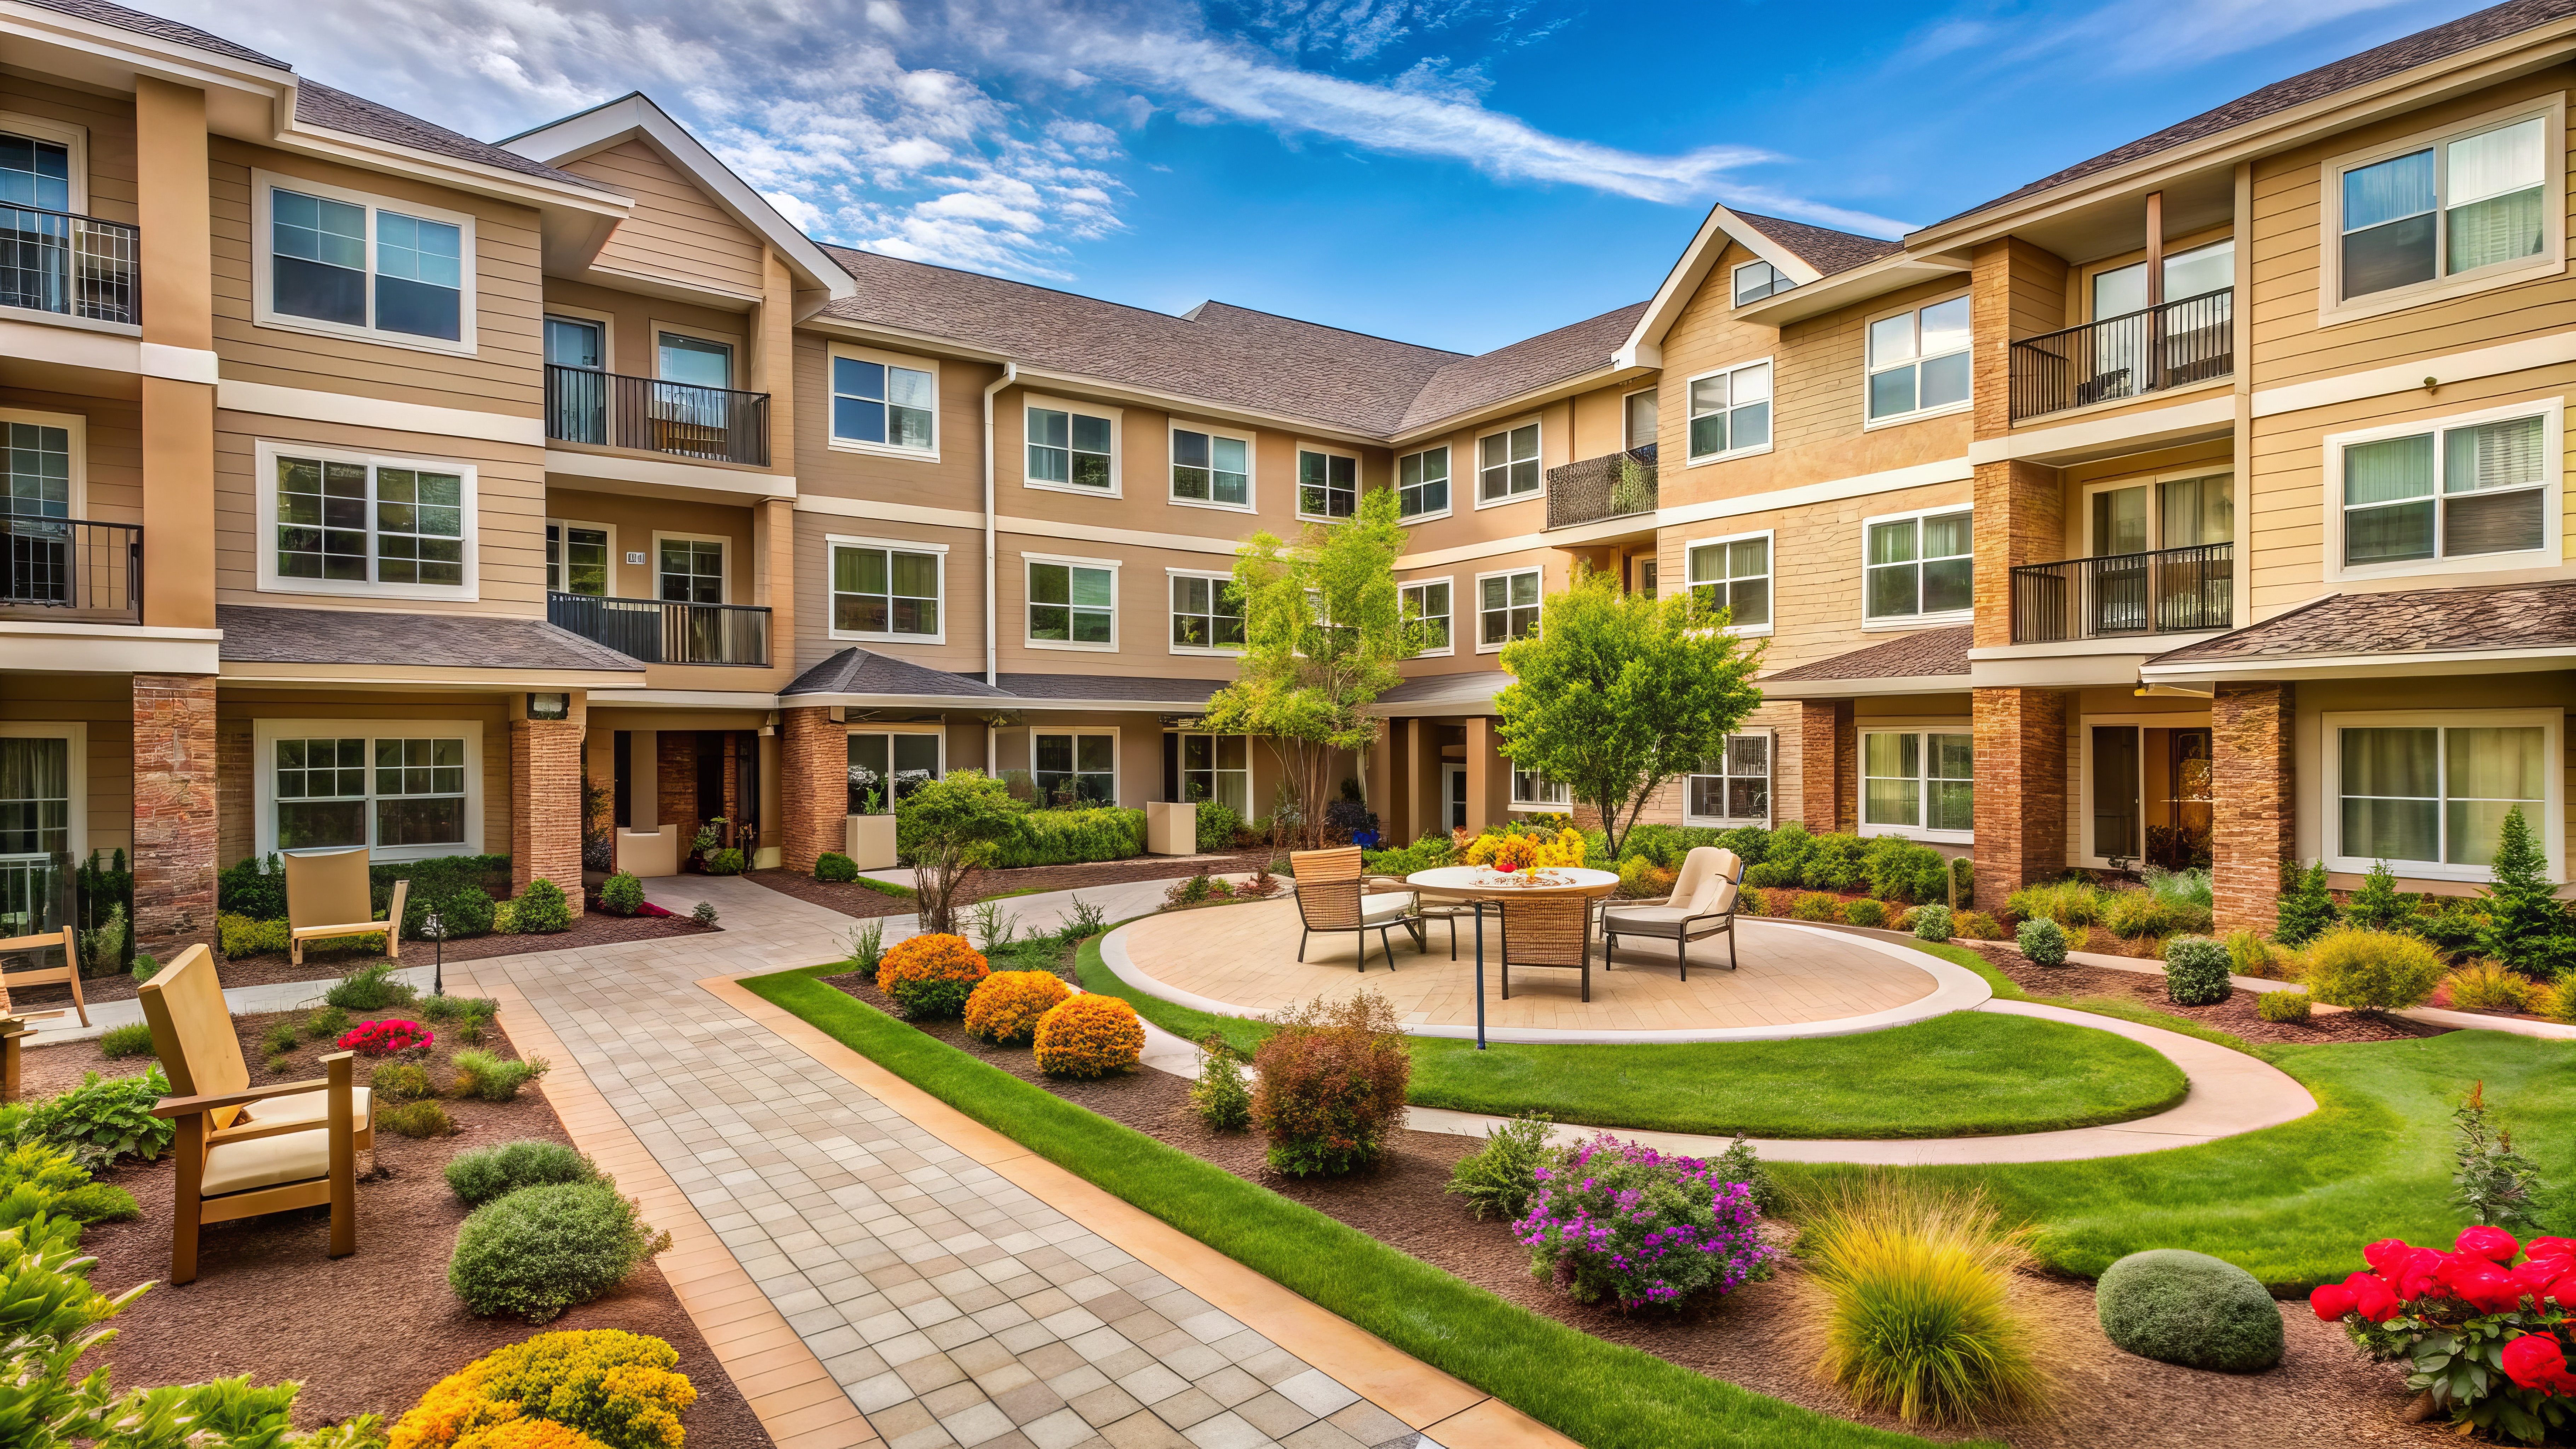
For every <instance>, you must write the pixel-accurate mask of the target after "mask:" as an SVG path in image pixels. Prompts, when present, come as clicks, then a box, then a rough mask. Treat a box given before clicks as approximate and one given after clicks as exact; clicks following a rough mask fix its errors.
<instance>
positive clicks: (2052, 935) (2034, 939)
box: [2013, 916, 2066, 966]
mask: <svg viewBox="0 0 2576 1449" xmlns="http://www.w3.org/2000/svg"><path fill="white" fill-rule="evenodd" d="M2013 944H2014V945H2016V946H2019V947H2020V948H2021V953H2022V954H2023V955H2024V956H2027V957H2029V958H2030V963H2031V964H2032V965H2034V966H2063V965H2065V964H2066V928H2065V927H2063V926H2061V925H2059V924H2057V922H2055V921H2053V920H2050V919H2049V918H2048V917H2046V916H2038V917H2034V918H2033V919H2031V920H2027V921H2024V922H2022V923H2021V926H2020V928H2019V929H2017V930H2015V931H2014V932H2013Z"/></svg>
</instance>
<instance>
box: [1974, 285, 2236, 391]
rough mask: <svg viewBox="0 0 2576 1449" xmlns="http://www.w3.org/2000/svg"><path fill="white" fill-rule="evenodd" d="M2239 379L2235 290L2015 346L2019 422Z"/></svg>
mask: <svg viewBox="0 0 2576 1449" xmlns="http://www.w3.org/2000/svg"><path fill="white" fill-rule="evenodd" d="M2235 371H2236V290H2235V289H2234V288H2232V287H2222V288H2220V289H2219V290H2217V291H2215V292H2204V293H2202V294H2201V295H2199V296H2197V297H2185V298H2183V299H2182V300H2181V301H2179V302H2167V303H2165V304H2164V305H2163V306H2161V307H2149V308H2146V309H2145V310H2143V311H2137V312H2131V313H2128V314H2127V315H2125V316H2120V317H2110V318H2105V319H2104V320H2102V321H2100V322H2091V323H2087V324H2085V325H2084V326H2082V327H2069V328H2067V329H2065V330H2064V331H2062V332H2050V333H2045V334H2043V335H2041V336H2038V337H2029V338H2024V339H2023V340H2021V341H2019V342H2016V343H2014V344H2013V345H2012V420H2013V421H2014V422H2016V423H2018V422H2021V421H2023V420H2025V419H2028V418H2036V417H2043V416H2045V415H2047V414H2049V413H2058V412H2064V411H2066V410H2067V409H2069V408H2081V407H2090V406H2092V405H2093V404H2095V403H2106V402H2117V401H2119V400H2120V399H2122V398H2132V397H2143V396H2145V395H2146V394H2148V393H2151V392H2167V391H2170V390H2172V389H2174V388H2178V387H2189V386H2191V385H2192V384H2193V383H2197V382H2207V381H2209V380H2211V379H2212V378H2220V377H2226V376H2228V375H2230V374H2232V373H2234V372H2235Z"/></svg>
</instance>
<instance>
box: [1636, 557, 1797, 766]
mask: <svg viewBox="0 0 2576 1449" xmlns="http://www.w3.org/2000/svg"><path fill="white" fill-rule="evenodd" d="M1748 538H1759V539H1763V540H1766V541H1767V542H1768V543H1769V544H1770V546H1771V548H1770V553H1771V572H1769V573H1767V574H1765V575H1763V577H1765V578H1767V579H1769V580H1770V581H1771V622H1770V623H1767V624H1729V625H1728V626H1727V627H1726V632H1727V633H1729V634H1731V635H1733V636H1735V637H1736V638H1738V639H1768V638H1770V637H1771V631H1772V630H1773V629H1774V628H1776V627H1778V625H1779V622H1780V540H1779V537H1778V533H1777V530H1774V529H1768V528H1757V529H1753V530H1751V531H1750V532H1746V533H1722V534H1719V535H1717V536H1716V537H1714V538H1694V539H1691V540H1689V541H1688V542H1686V543H1684V544H1683V545H1682V577H1681V586H1682V587H1683V588H1685V589H1691V588H1696V587H1698V585H1696V584H1694V583H1692V582H1691V576H1690V556H1691V550H1693V549H1698V548H1706V547H1708V546H1709V545H1711V544H1721V543H1741V542H1743V541H1744V540H1746V539H1748ZM1662 574H1663V571H1662V570H1661V569H1657V570H1656V580H1655V586H1656V591H1657V592H1658V593H1659V594H1660V593H1661V592H1662V589H1663V577H1662ZM1738 733H1745V732H1744V731H1738Z"/></svg>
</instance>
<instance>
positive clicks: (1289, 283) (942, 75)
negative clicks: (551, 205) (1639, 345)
mask: <svg viewBox="0 0 2576 1449" xmlns="http://www.w3.org/2000/svg"><path fill="white" fill-rule="evenodd" d="M146 3H147V4H155V5H157V7H158V8H160V9H161V10H162V12H163V13H166V14H169V15H171V16H173V17H175V18H178V19H182V20H186V21H189V22H190V23H193V24H197V25H201V26H204V27H205V28H207V29H210V30H213V31H216V32H217V33H219V34H223V35H227V36H230V37H232V38H234V39H236V40H239V41H242V42H243V43H246V44H249V45H253V46H256V47H259V48H261V49H263V50H267V51H269V52H271V53H273V54H276V55H278V56H280V57H282V58H285V59H287V60H289V61H292V62H293V63H294V64H295V65H296V67H297V68H298V69H299V70H300V71H302V72H303V73H305V74H307V75H311V76H314V77H316V78H318V79H321V80H323V81H326V82H329V83H331V84H333V85H337V86H340V87H343V88H344V89H348V90H353V91H356V92H358V93H360V94H362V95H366V96H369V97H372V98H374V99H377V100H381V101H384V102H386V103H388V104H391V105H396V106H400V107H402V108H404V109H406V110H409V111H412V112H415V113H417V114H419V115H423V116H426V117H428V118H430V119H432V120H435V121H438V122H440V123H441V124H443V125H447V126H450V127H453V128H455V129H457V130H460V131H464V132H467V133H469V134H472V135H477V136H483V137H487V138H488V137H497V136H502V135H507V134H509V133H512V132H515V131H518V130H521V129H524V128H526V127H528V126H531V125H535V124H538V123H540V122H543V121H546V120H550V119H553V118H554V117H556V116H559V115H562V114H565V113H567V112H570V111H573V110H577V109H580V108H581V107H583V106H586V105H589V104H592V103H595V102H597V101H601V100H605V99H608V98H610V97H612V96H616V95H619V94H622V93H624V92H625V91H628V90H631V89H641V90H644V91H646V92H647V93H649V94H651V95H652V96H653V97H654V98H655V99H657V100H659V101H661V102H662V103H663V104H664V105H665V106H666V107H668V108H669V109H670V110H671V111H672V112H673V113H674V114H675V115H677V116H678V117H679V118H680V119H681V120H682V121H683V122H685V123H686V124H688V125H689V126H690V127H691V128H692V129H694V130H696V131H697V132H698V134H699V135H700V136H701V137H703V138H705V139H706V140H707V141H708V142H709V144H710V145H711V146H713V147H714V149H715V150H716V151H717V153H718V154H720V155H722V156H724V157H725V158H726V160H727V161H728V162H729V163H730V164H732V165H734V166H735V167H736V168H737V169H738V170H740V171H741V172H742V173H743V174H744V175H745V176H746V177H748V178H749V179H750V180H751V181H752V182H753V184H754V185H756V186H758V187H759V188H760V189H761V190H762V191H763V192H765V193H767V194H769V195H770V196H772V197H773V198H775V199H777V200H778V201H779V204H780V205H781V207H782V209H784V210H786V211H787V212H788V214H789V215H790V216H791V217H793V218H795V219H796V220H797V221H798V222H799V223H800V224H802V225H804V226H805V227H806V228H807V229H808V230H809V231H811V232H813V233H814V234H815V235H817V236H819V237H822V238H824V239H826V240H831V241H839V242H845V243H848V244H851V245H856V246H866V247H872V248H876V249H879V250H885V251H891V252H894V253H896V254H898V255H904V256H911V257H915V258H918V259H921V260H925V261H936V262H942V263H945V264H949V265H955V266H963V267H968V268H972V269H975V270H979V271H988V272H994V273H998V274H1001V275H1005V276H1012V277H1018V278H1022V279H1025V280H1029V281H1033V282H1039V283H1042V284H1045V285H1048V286H1055V287H1062V288H1065V289H1068V290H1072V291H1078V292H1084V293H1088V294H1091V295H1094V296H1101V297H1108V298H1111V299H1114V300H1117V301H1121V302H1128V303H1132V304H1135V305H1138V306H1144V307H1152V308H1156V309H1159V310H1163V311H1180V310H1183V309H1185V308H1188V307H1190V306H1192V305H1194V304H1196V303H1197V302H1199V301H1201V300H1202V299H1205V298H1209V297H1214V298H1217V299H1220V300H1223V301H1227V302H1232V303H1235V304H1238V305H1241V306H1246V307H1257V308H1262V309H1265V310H1269V311H1274V312H1281V313H1286V314H1289V315H1292V316H1298V317H1305V318H1309V319H1312V320H1315V321H1318V322H1325V323H1330V324H1333V325H1336V326H1344V327H1351V328H1354V329H1357V330H1361V331H1366V332H1373V333H1378V334H1382V335H1387V336H1393V337H1401V338H1404V339H1406V340H1408V341H1415V342H1422V343H1427V344H1431V345H1434V346H1441V347H1450V348H1455V349H1458V350H1461V351H1468V352H1478V351H1483V350H1486V349H1488V348H1491V347H1495V346H1499V345H1501V344H1503V343H1506V342H1510V341H1513V340H1515V339H1518V338H1521V337H1526V336H1529V335H1531V334H1533V333H1536V332H1541V331H1545V330H1547V329H1548V328H1551V327H1556V326H1561V325H1563V324H1565V323H1567V322H1571V321H1575V320H1577V319H1580V318H1583V317H1587V316H1591V315H1593V314H1595V313H1598V312H1602V311H1606V310H1608V309H1610V308H1612V307H1616V306H1619V305H1621V304H1623V303H1626V302H1632V301H1635V300H1638V299H1639V298H1642V297H1644V296H1646V295H1647V294H1648V293H1650V292H1651V291H1652V290H1653V288H1654V286H1655V284H1656V283H1657V282H1658V281H1659V280H1660V279H1661V277H1662V275H1663V272H1664V270H1665V269H1666V268H1667V267H1668V266H1669V265H1670V264H1671V262H1672V260H1673V258H1674V256H1675V255H1676V254H1677V253H1678V251H1679V249H1680V247H1681V245H1682V244H1683V243H1684V242H1685V241H1687V240H1688V238H1689V236H1690V234H1691V232H1692V230H1693V229H1694V228H1695V227H1696V226H1697V224H1698V221H1699V218H1700V216H1701V215H1702V213H1703V212H1704V211H1705V209H1706V207H1707V205H1708V204H1709V202H1711V201H1713V200H1723V201H1726V202H1728V203H1729V204H1732V205H1738V206H1742V207H1744V208H1746V209H1749V210H1755V211H1768V212H1773V213H1777V214H1780V215H1787V216H1795V217H1799V218H1801V219H1805V220H1810V221H1815V222H1819V223H1822V224H1826V225H1833V226H1841V227H1844V228H1847V229H1850V230H1856V231H1870V232H1874V233H1877V234H1881V235H1895V234H1897V233H1898V232H1899V231H1900V230H1901V228H1902V227H1903V226H1905V225H1908V224H1911V225H1920V224H1922V223H1924V222H1929V221H1934V220H1938V219H1940V218H1941V217H1944V216H1948V215H1951V214H1953V213H1955V212H1958V211H1960V210H1963V209H1965V208H1967V207H1969V206H1972V205H1974V204H1976V203H1978V202H1980V201H1984V200H1987V199H1989V198H1991V197H1993V196H1996V195H1999V194H2001V193H2003V192H2006V191H2009V190H2011V189H2013V188H2014V187H2016V186H2019V185H2021V184H2023V183H2024V182H2027V181H2030V180H2033V179H2035V178H2037V177H2039V176H2042V175H2045V174H2047V173H2048V172H2050V171H2053V170H2055V169H2057V168H2058V167H2061V166H2064V165H2066V164H2068V163H2070V162H2073V161H2076V160H2080V159H2082V158H2084V157H2086V156H2089V155H2092V154H2094V153H2096V152H2099V151H2103V150H2107V149H2109V148H2111V147H2113V146H2116V145H2119V144H2121V143H2122V142H2125V141H2128V140H2131V139H2134V138H2136V137H2138V136H2141V135H2144V134H2147V133H2148V132H2151V131H2153V130H2156V129H2157V128H2159V127H2161V126H2164V125H2166V124H2169V123H2171V122H2173V121H2176V120H2179V119H2181V118H2183V117H2185V116H2189V115H2191V114H2193V113H2195V112H2198V111H2201V110H2205V109H2207V108H2209V107H2210V106H2213V105H2216V104H2218V103H2220V102H2223V101H2225V100H2228V99H2230V98H2232V97H2234V96H2237V95H2240V94H2242V93H2244V92H2246V91H2249V90H2252V89H2255V88H2256V87H2259V86H2261V85H2264V84H2266V83H2268V82H2270V81H2273V80H2276V79H2279V78H2281V77H2284V76H2287V75H2291V74H2295V73H2296V72H2299V71H2302V70H2305V69H2308V68H2309V67H2312V66H2315V65H2319V64H2322V63H2324V62H2326V61H2329V60H2333V59H2336V58H2338V57H2340V56H2344V55H2347V54H2350V53H2352V52H2354V51H2357V50H2362V49H2366V48H2368V47H2369V46H2372V45H2376V44H2379V43H2381V42H2383V41H2386V40H2390V39H2394V38H2396V37H2398V36H2401V35H2404V34H2407V33H2409V32H2412V31H2415V30H2418V29H2422V28H2424V27H2425V26H2428V25H2435V24H2439V23H2441V22H2442V21H2445V20H2449V19H2452V18H2454V17H2456V16H2458V15H2462V14H2465V13H2468V11H2469V10H2470V9H2471V8H2473V7H2472V6H2470V5H2467V4H2464V3H2460V0H2398V3H2377V0H2263V3H2259V4H2256V3H2230V0H2105V3H2095V4H2048V3H2027V4H2011V3H1980V0H1962V3H1956V4H1950V5H1946V6H1944V5H1941V4H1938V3H1935V4H1934V5H1932V6H1929V7H1926V6H1923V5H1919V4H1918V5H1906V6H1898V5H1888V4H1877V3H1865V4H1847V5H1842V6H1821V5H1812V4H1811V5H1786V4H1779V3H1773V0H1719V3H1697V4H1689V3H1668V0H1628V3H1606V0H1602V3H1580V4H1541V3H1536V0H1104V3H1092V4H1071V3H1062V0H954V3H949V4H933V3H928V0H749V3H741V0H630V3H620V4H607V3H600V0H334V3H330V4H327V5H315V4H314V3H313V0H146ZM1820 21H1821V22H1826V23H1819V22H1820Z"/></svg>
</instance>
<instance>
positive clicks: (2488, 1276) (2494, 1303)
mask: <svg viewBox="0 0 2576 1449" xmlns="http://www.w3.org/2000/svg"><path fill="white" fill-rule="evenodd" d="M2439 1281H2440V1283H2441V1285H2442V1286H2443V1287H2445V1288H2448V1289H2449V1290H2451V1292H2452V1294H2453V1295H2454V1296H2456V1297H2458V1298H2459V1299H2460V1300H2461V1301H2462V1302H2464V1303H2466V1304H2468V1305H2469V1306H2470V1307H2472V1308H2475V1309H2477V1310H2478V1311H2479V1312H2481V1313H2504V1312H2507V1311H2509V1310H2511V1309H2513V1308H2514V1307H2516V1306H2517V1305H2519V1304H2520V1303H2521V1302H2522V1290H2521V1288H2520V1286H2519V1285H2517V1284H2516V1283H2515V1282H2514V1280H2513V1275H2512V1274H2510V1273H2507V1272H2505V1271H2504V1270H2503V1269H2501V1268H2498V1267H2497V1266H2496V1265H2495V1264H2493V1263H2490V1262H2488V1261H2487V1260H2485V1259H2484V1258H2472V1257H2468V1256H2466V1255H2464V1254H2462V1255H2454V1256H2453V1257H2452V1258H2451V1260H2450V1261H2449V1262H2447V1263H2444V1264H2443V1265H2442V1271H2441V1273H2440V1275H2439Z"/></svg>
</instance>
